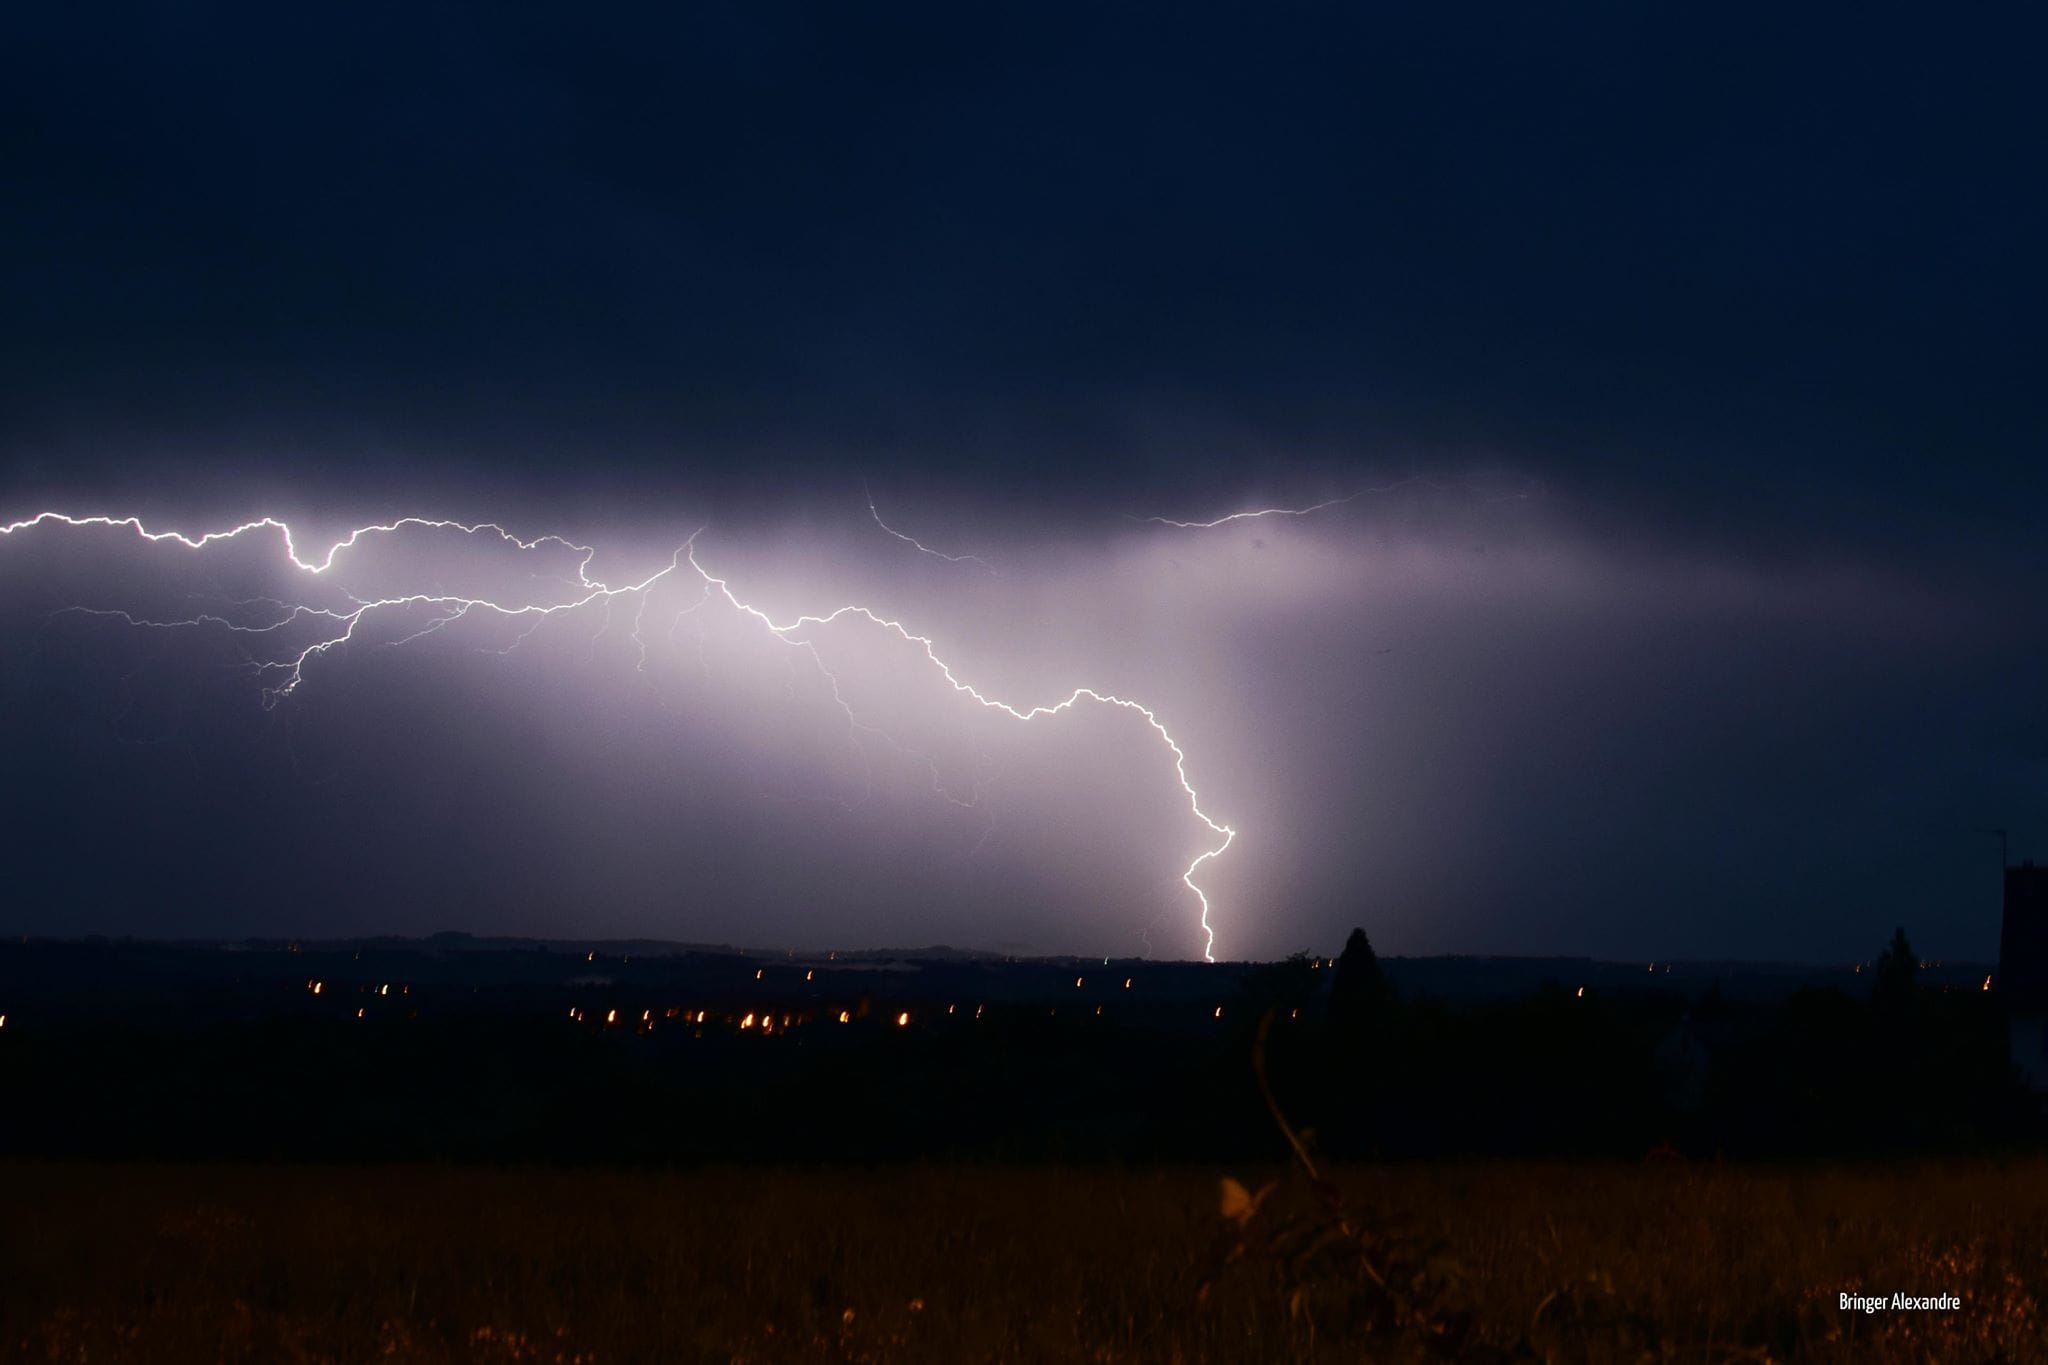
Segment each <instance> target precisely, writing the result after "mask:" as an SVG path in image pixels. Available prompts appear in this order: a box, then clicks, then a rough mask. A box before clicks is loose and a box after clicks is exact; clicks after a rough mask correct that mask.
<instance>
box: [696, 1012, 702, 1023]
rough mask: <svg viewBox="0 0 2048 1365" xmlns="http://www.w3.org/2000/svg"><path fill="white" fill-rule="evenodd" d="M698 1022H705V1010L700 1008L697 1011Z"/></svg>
mask: <svg viewBox="0 0 2048 1365" xmlns="http://www.w3.org/2000/svg"><path fill="white" fill-rule="evenodd" d="M697 1022H698V1023H700V1024H701V1023H703V1022H704V1011H703V1010H698V1011H697Z"/></svg>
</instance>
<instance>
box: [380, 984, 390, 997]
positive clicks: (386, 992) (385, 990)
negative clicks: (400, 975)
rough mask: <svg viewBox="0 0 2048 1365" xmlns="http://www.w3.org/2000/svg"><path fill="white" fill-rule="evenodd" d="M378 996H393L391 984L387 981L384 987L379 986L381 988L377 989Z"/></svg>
mask: <svg viewBox="0 0 2048 1365" xmlns="http://www.w3.org/2000/svg"><path fill="white" fill-rule="evenodd" d="M377 994H379V995H389V994H391V983H390V982H388V981H387V982H385V983H384V984H383V985H381V986H379V987H378V988H377Z"/></svg>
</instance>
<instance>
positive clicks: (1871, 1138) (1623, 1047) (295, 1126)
mask: <svg viewBox="0 0 2048 1365" xmlns="http://www.w3.org/2000/svg"><path fill="white" fill-rule="evenodd" d="M579 957H580V955H579ZM734 961H738V960H737V959H734ZM479 962H484V960H483V959H479ZM744 965H745V970H744V971H743V972H741V971H739V970H738V969H737V968H735V969H733V970H734V971H735V973H736V974H737V975H739V976H740V978H741V981H742V984H743V985H744V986H746V987H747V988H748V989H750V990H753V989H755V977H754V970H753V967H752V964H751V962H749V963H746V964H744ZM636 966H637V964H636ZM1333 966H1334V970H1333ZM487 967H488V963H485V966H483V967H478V968H476V969H475V970H478V971H481V970H485V969H486V968H487ZM1916 967H1917V963H1916V962H1915V961H1914V960H1913V958H1912V956H1911V950H1910V947H1908V946H1906V945H1905V944H1904V941H1903V937H1901V939H1900V940H1899V941H1898V942H1897V943H1896V944H1895V945H1894V946H1893V948H1892V949H1889V950H1887V953H1886V955H1885V956H1884V957H1882V958H1881V959H1880V960H1879V962H1878V963H1877V967H1876V970H1875V971H1874V972H1871V973H1867V974H1865V975H1863V976H1860V977H1858V978H1857V980H1858V981H1867V982H1869V983H1870V984H1869V986H1868V988H1867V990H1865V991H1863V992H1847V991H1843V990H1839V989H1833V988H1826V989H1805V990H1801V991H1798V992H1796V993H1794V994H1792V995H1790V996H1789V997H1787V998H1783V999H1780V1000H1776V1001H1771V1002H1762V1001H1754V1000H1751V1001H1732V1000H1726V999H1723V998H1722V997H1721V996H1720V994H1719V992H1718V991H1715V990H1713V989H1708V990H1706V991H1704V992H1695V993H1686V992H1677V991H1670V990H1664V991H1655V990H1645V991H1641V992H1629V991H1616V990H1593V989H1588V990H1585V991H1583V992H1582V991H1581V990H1580V989H1579V988H1578V987H1576V986H1574V985H1570V984H1566V983H1556V984H1546V985H1545V986H1543V987H1542V988H1540V989H1538V990H1536V991H1534V992H1532V993H1527V994H1524V995H1522V996H1520V997H1519V998H1514V999H1506V1000H1498V1001H1491V1002H1467V1003H1461V1004H1457V1005H1450V1004H1446V1003H1443V1002H1441V1001H1439V1000H1436V999H1432V998H1429V997H1427V996H1420V995H1417V996H1412V997H1411V996H1408V995H1404V994H1403V993H1401V992H1399V991H1397V990H1395V989H1394V988H1393V987H1392V986H1390V985H1389V984H1388V982H1387V980H1386V978H1385V976H1384V975H1383V974H1382V973H1381V971H1380V969H1379V964H1378V963H1377V962H1376V961H1375V960H1374V958H1373V956H1372V951H1371V948H1370V946H1369V945H1368V944H1367V942H1366V939H1365V936H1364V935H1363V934H1362V933H1361V934H1356V935H1354V936H1353V940H1352V942H1351V944H1350V945H1349V946H1348V947H1347V949H1346V952H1345V954H1344V956H1343V957H1342V958H1341V959H1339V960H1338V961H1337V962H1336V963H1335V964H1330V963H1319V962H1317V961H1316V960H1313V959H1309V958H1305V957H1304V958H1296V959H1291V960H1289V961H1286V962H1282V963H1275V964H1270V965H1267V966H1263V967H1255V968H1250V969H1244V970H1241V971H1239V972H1237V973H1236V974H1234V975H1233V976H1231V977H1230V978H1229V979H1230V983H1231V985H1230V994H1229V995H1228V996H1227V998H1226V999H1225V1001H1224V1002H1223V1003H1222V1010H1221V1013H1220V1014H1218V1013H1217V1012H1216V1010H1215V1007H1213V1006H1211V1005H1209V1004H1208V1003H1207V1001H1206V1000H1204V1001H1200V1002H1196V1001H1191V1000H1178V1001H1168V1002H1163V1003H1161V1004H1159V1005H1157V1006H1152V1007H1142V1008H1141V1007H1138V1006H1135V1005H1134V1006H1131V1007H1128V1008H1126V1007H1121V1006H1119V1005H1117V1004H1115V1003H1112V1004H1111V1005H1110V1006H1109V1007H1108V1009H1107V1010H1106V1012H1102V1013H1098V1012H1096V1007H1095V1006H1093V1005H1082V1006H1080V1007H1073V1002H1072V1000H1071V999H1069V1000H1065V1001H1063V1002H1062V1004H1063V1005H1065V1006H1067V1007H1065V1008H1062V1007H1060V1006H1048V1005H1047V1004H1045V1003H1044V1002H1043V1000H1037V1001H1034V1000H1031V999H1026V998H1011V999H1007V1000H1001V1001H998V1002H996V1003H991V1004H989V1005H988V1006H987V1007H986V1009H985V1010H970V1009H957V1011H956V1012H954V1013H948V1012H947V1003H946V1002H945V1001H944V999H943V997H940V998H932V997H931V996H929V995H921V994H920V991H926V990H929V988H930V987H929V983H928V982H927V981H925V979H924V978H921V977H919V976H917V975H916V974H903V975H902V976H901V977H900V979H892V978H883V977H879V976H878V977H876V978H875V982H877V983H880V984H873V983H871V985H870V987H869V992H870V993H869V994H867V995H863V996H862V997H861V999H860V1000H859V1002H858V1004H857V1005H855V1006H854V1007H853V1009H852V1011H851V1013H852V1017H850V1018H849V1020H848V1021H847V1022H846V1023H844V1024H841V1023H840V1022H839V1021H838V1019H837V1015H836V1012H827V1013H824V1014H820V1013H818V1012H817V1011H816V1010H815V1009H812V1010H811V1012H810V1013H809V1014H808V1015H807V1014H805V1010H806V1009H807V1008H808V1007H807V1006H805V1005H804V1004H802V1003H801V1001H800V1000H799V1001H798V1002H797V1003H795V1004H791V1005H785V1006H782V1007H780V1008H788V1009H794V1010H796V1011H797V1018H796V1024H795V1026H794V1027H784V1028H783V1029H781V1030H780V1031H779V1032H775V1033H773V1034H771V1035H770V1036H766V1037H764V1036H762V1034H761V1031H760V1029H759V1027H754V1028H752V1029H743V1028H741V1027H740V1026H739V1023H738V1021H739V1019H740V1018H741V1017H742V1016H741V1014H740V1012H739V1011H740V1010H741V1008H742V1005H741V1004H740V1003H738V1002H739V1001H740V1000H741V999H742V998H743V994H734V995H733V996H732V997H731V1001H730V1002H728V1003H724V1004H721V1003H720V1002H718V1001H716V1000H714V1001H713V1002H712V1003H711V1005H710V1007H709V1013H708V1016H707V1018H708V1022H707V1023H705V1024H703V1025H696V1024H695V1023H694V1021H693V1019H692V1018H691V1016H690V1015H689V1014H685V1015H684V1016H683V1017H682V1018H681V1019H680V1020H676V1019H674V1018H673V1017H672V1016H665V1015H664V1014H663V1013H662V1012H661V1011H660V1010H659V1009H658V1008H657V1006H658V1005H659V1002H660V997H659V996H658V995H657V994H651V993H648V992H649V991H651V990H652V988H647V989H646V990H642V989H641V988H640V987H637V986H636V985H635V984H634V981H633V980H632V979H631V978H630V977H628V976H627V975H626V973H627V972H629V971H631V970H634V969H635V968H621V969H619V975H618V976H617V977H616V978H611V979H607V980H604V981H592V982H586V983H584V984H572V985H570V986H563V985H560V984H556V985H553V986H550V987H549V988H548V989H545V990H543V989H538V988H536V989H533V990H512V989H511V988H509V987H507V988H505V989H499V990H490V989H481V988H478V987H476V986H475V985H473V984H471V985H462V986H461V987H460V994H459V995H456V994H452V993H451V992H452V990H453V987H451V988H449V990H447V991H443V993H442V994H439V995H437V994H435V988H434V987H431V986H426V985H422V986H421V987H419V988H418V990H417V992H414V991H413V990H412V988H410V987H400V988H398V990H399V991H403V992H404V994H403V995H402V996H401V995H399V994H397V993H394V994H393V995H390V996H382V995H376V994H374V991H375V988H374V987H370V988H369V989H370V991H371V992H372V994H371V995H369V996H367V997H363V998H365V999H367V1000H368V1001H369V1002H370V1003H369V1004H368V1005H366V1006H357V1005H356V1004H355V1003H354V1001H355V999H356V998H357V997H355V996H350V997H347V998H345V999H343V1000H342V1001H340V1002H336V1001H335V997H334V995H333V994H331V993H328V994H323V995H321V996H319V997H317V999H316V998H313V997H310V996H308V994H307V992H306V986H305V983H304V982H292V983H288V986H289V989H284V988H280V987H276V986H266V987H264V988H263V989H261V990H258V989H256V988H254V987H250V988H248V990H247V992H246V993H245V994H244V995H242V996H237V995H234V994H233V992H232V991H229V992H227V994H226V995H225V996H224V997H223V996H222V995H221V993H220V992H218V991H215V992H213V993H211V994H209V995H208V996H207V997H206V998H207V999H208V1000H209V1001H213V1002H214V1003H213V1004H211V1005H209V1007H208V1008H204V1009H200V1008H196V1007H193V1006H191V1005H190V1004H189V1003H187V1004H185V1005H179V1004H178V1003H177V1002H178V1001H179V1000H181V999H186V997H183V996H180V995H179V994H178V993H177V992H176V991H175V990H160V991H158V992H157V993H156V994H153V995H152V994H150V992H149V991H148V990H147V989H145V988H144V987H137V988H136V992H137V993H139V998H137V996H136V995H135V994H122V993H115V992H110V993H108V994H107V995H106V997H105V998H104V999H100V998H93V999H89V1000H85V1001H83V1002H81V1001H79V1000H77V999H71V1000H70V1004H71V1008H69V1009H68V1010H66V1011H65V1012H63V1014H62V1016H61V1022H54V1023H53V1022H44V1023H37V1022H36V1021H28V1022H27V1024H26V1026H23V1021H22V1020H21V1019H19V1018H17V1019H16V1020H14V1021H10V1023H9V1026H7V1027H4V1028H0V1096H4V1101H0V1156H34V1157H55V1158H117V1159H181V1160H182V1159H218V1160H291V1161H305V1160H314V1161H385V1160H429V1161H434V1160H447V1161H483V1162H529V1161H538V1162H567V1163H578V1162H684V1163H691V1162H708V1161H773V1162H789V1161H833V1162H846V1161H851V1162H870V1161H894V1160H908V1159H935V1160H957V1159H968V1160H1003V1161H1095V1160H1129V1161H1246V1160H1251V1161H1256V1160H1262V1159H1274V1158H1277V1157H1279V1156H1280V1155H1281V1154H1282V1150H1283V1149H1282V1147H1281V1139H1280V1136H1279V1134H1278V1131H1277V1129H1276V1127H1275V1125H1274V1123H1273V1122H1272V1119H1271V1118H1270V1116H1269V1115H1268V1113H1267V1111H1266V1108H1265V1104H1264V1102H1263V1100H1262V1098H1261V1096H1260V1094H1259V1090H1258V1083H1257V1079H1256V1075H1255V1071H1254V1065H1253V1061H1254V1055H1255V1052H1256V1051H1257V1050H1258V1049H1257V1043H1256V1040H1257V1037H1258V1034H1259V1024H1260V1021H1261V1020H1263V1019H1267V1018H1270V1019H1271V1024H1270V1029H1269V1033H1268V1041H1267V1044H1266V1047H1265V1049H1264V1055H1265V1058H1266V1061H1267V1074H1268V1075H1269V1077H1270V1080H1271V1084H1272V1089H1273V1091H1274V1094H1275V1096H1276V1098H1277V1100H1278V1102H1279V1103H1280V1105H1281V1106H1282V1107H1283V1108H1284V1110H1285V1111H1286V1112H1287V1114H1288V1116H1289V1117H1290V1119H1291V1120H1292V1121H1293V1122H1294V1123H1295V1125H1296V1126H1297V1127H1299V1128H1303V1129H1306V1130H1309V1131H1310V1133H1311V1140H1312V1141H1313V1142H1314V1143H1315V1144H1316V1145H1317V1147H1318V1148H1319V1149H1320V1150H1321V1151H1323V1152H1325V1153H1328V1154H1330V1155H1333V1156H1338V1157H1345V1158H1382V1159H1401V1158H1408V1157H1434V1156H1462V1155H1480V1156H1493V1155H1497V1156H1559V1157H1604V1158H1622V1159H1629V1160H1637V1159H1641V1158H1643V1157H1644V1156H1645V1155H1646V1154H1648V1153H1652V1152H1656V1153H1659V1154H1674V1153H1675V1154H1683V1155H1685V1156H1688V1157H1691V1158H1695V1159H1698V1158H1712V1157H1716V1156H1725V1157H1727V1158H1730V1159H1751V1158H1756V1159H1764V1158H1787V1157H1791V1158H1799V1157H1843V1156H1874V1155H1885V1154H1930V1153H1950V1152H1953V1153H1963V1152H1971V1151H1983V1150H1994V1149H2010V1148H2016V1147H2023V1146H2028V1145H2032V1144H2036V1143H2038V1142H2039V1141H2040V1138H2041V1130H2040V1126H2039V1114H2038V1108H2037V1106H2036V1104H2035V1102H2034V1101H2033V1100H2032V1098H2031V1097H2029V1096H2028V1095H2027V1094H2026V1093H2025V1092H2024V1091H2023V1090H2022V1089H2021V1088H2020V1087H2019V1086H2018V1084H2017V1083H2016V1082H2015V1081H2014V1079H2013V1077H2012V1073H2011V1068H2010V1067H2009V1065H2008V1062H2007V1056H2006V1032H2005V1029H2006V1025H2005V1022H2004V1018H2003V1015H2002V1011H2001V1006H2000V1002H1999V998H1998V996H1997V995H1996V994H1995V993H1993V992H1985V991H1977V990H1957V989H1954V988H1952V987H1929V986H1926V985H1924V984H1922V983H1921V982H1920V981H1919V980H1918V979H1917V978H1918V973H1917V971H1916ZM293 969H294V970H299V968H298V967H297V966H296V965H295V966H294V968H293ZM166 970H167V971H168V970H169V969H166ZM177 970H178V971H184V970H185V969H184V968H178V969H177ZM209 970H211V969H209ZM451 970H452V969H451ZM946 970H950V971H954V972H955V976H954V977H952V978H944V977H940V978H938V979H945V980H948V981H949V982H954V981H957V980H964V979H966V978H965V976H964V975H962V974H963V973H965V972H967V971H968V970H969V969H967V968H948V969H946ZM1067 970H1069V971H1071V970H1072V969H1071V968H1069V969H1067ZM791 975H792V976H795V977H802V976H803V973H802V972H801V971H796V972H792V973H791ZM805 979H807V978H805ZM29 984H30V983H28V982H27V980H26V978H25V977H24V978H22V979H21V980H20V981H18V982H17V985H18V988H19V989H22V990H26V989H28V988H29ZM1121 984H1122V983H1121V980H1113V981H1111V982H1110V983H1109V985H1110V987H1111V989H1112V990H1114V989H1115V988H1117V987H1120V986H1121ZM158 985H159V986H161V985H162V983H161V982H159V983H158ZM735 989H736V990H737V989H738V988H735ZM885 989H886V990H891V991H893V992H894V994H893V995H887V994H884V993H882V992H884V991H885ZM1062 989H1064V983H1063V985H1062ZM636 992H639V993H636ZM755 993H756V994H758V990H756V991H755ZM73 994H75V992H74V993H73ZM67 998H68V997H67ZM223 998H224V999H225V1000H226V1002H227V1003H226V1004H225V1005H222V1004H221V1003H220V1000H221V999H223ZM1111 998H1112V1000H1114V999H1115V997H1111ZM565 1000H574V1001H579V1002H580V1004H576V1005H573V1006H571V1005H565V1003H564V1001H565ZM359 1008H360V1009H362V1010H363V1017H360V1018H358V1017H356V1014H357V1010H358V1009H359ZM749 1008H751V1007H749ZM572 1010H573V1011H575V1012H576V1013H577V1015H578V1017H574V1018H572V1017H571V1013H572ZM643 1010H644V1011H645V1012H646V1013H647V1014H648V1015H649V1016H650V1019H651V1022H650V1023H649V1024H648V1025H646V1026H644V1027H635V1026H634V1025H635V1023H636V1021H638V1020H639V1019H640V1017H641V1014H642V1012H643ZM612 1011H617V1012H618V1022H617V1025H616V1026H607V1025H606V1022H605V1020H606V1016H607V1015H608V1014H609V1013H610V1012H612ZM899 1013H900V1014H905V1015H908V1016H910V1017H911V1020H912V1022H910V1023H908V1024H899V1023H898V1018H899ZM53 1017H54V1016H53ZM768 1017H769V1011H767V1010H764V1011H763V1018H764V1019H766V1018H768Z"/></svg>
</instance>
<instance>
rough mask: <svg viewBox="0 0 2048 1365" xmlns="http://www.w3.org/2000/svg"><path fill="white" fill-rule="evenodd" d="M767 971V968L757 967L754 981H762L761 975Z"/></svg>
mask: <svg viewBox="0 0 2048 1365" xmlns="http://www.w3.org/2000/svg"><path fill="white" fill-rule="evenodd" d="M766 970H767V968H765V967H756V968H754V980H756V981H759V980H760V979H761V973H762V972H764V971H766Z"/></svg>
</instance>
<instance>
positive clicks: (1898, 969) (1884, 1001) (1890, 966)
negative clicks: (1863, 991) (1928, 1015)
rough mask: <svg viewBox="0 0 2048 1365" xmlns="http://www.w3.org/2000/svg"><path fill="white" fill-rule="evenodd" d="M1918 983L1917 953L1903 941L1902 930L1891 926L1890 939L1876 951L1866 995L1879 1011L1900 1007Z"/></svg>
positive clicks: (1907, 1001) (1903, 934) (1910, 995)
mask: <svg viewBox="0 0 2048 1365" xmlns="http://www.w3.org/2000/svg"><path fill="white" fill-rule="evenodd" d="M1919 984H1920V957H1919V955H1918V954H1917V953H1915V952H1914V951H1913V945H1912V944H1911V943H1908V942H1907V941H1906V931H1905V930H1904V929H1895V930H1893V931H1892V941H1891V942H1890V943H1889V944H1887V945H1886V946H1885V950H1884V951H1883V952H1881V953H1879V954H1878V955H1877V971H1876V980H1874V981H1873V982H1872V983H1871V986H1870V998H1871V1000H1872V1001H1873V1002H1874V1003H1875V1004H1876V1005H1877V1007H1878V1008H1879V1009H1880V1010H1882V1011H1885V1012H1888V1013H1894V1012H1898V1011H1902V1010H1904V1009H1906V1008H1907V1007H1908V1006H1910V1005H1911V1004H1912V1002H1913V999H1914V997H1915V995H1916V994H1917V993H1918V990H1919Z"/></svg>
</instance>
